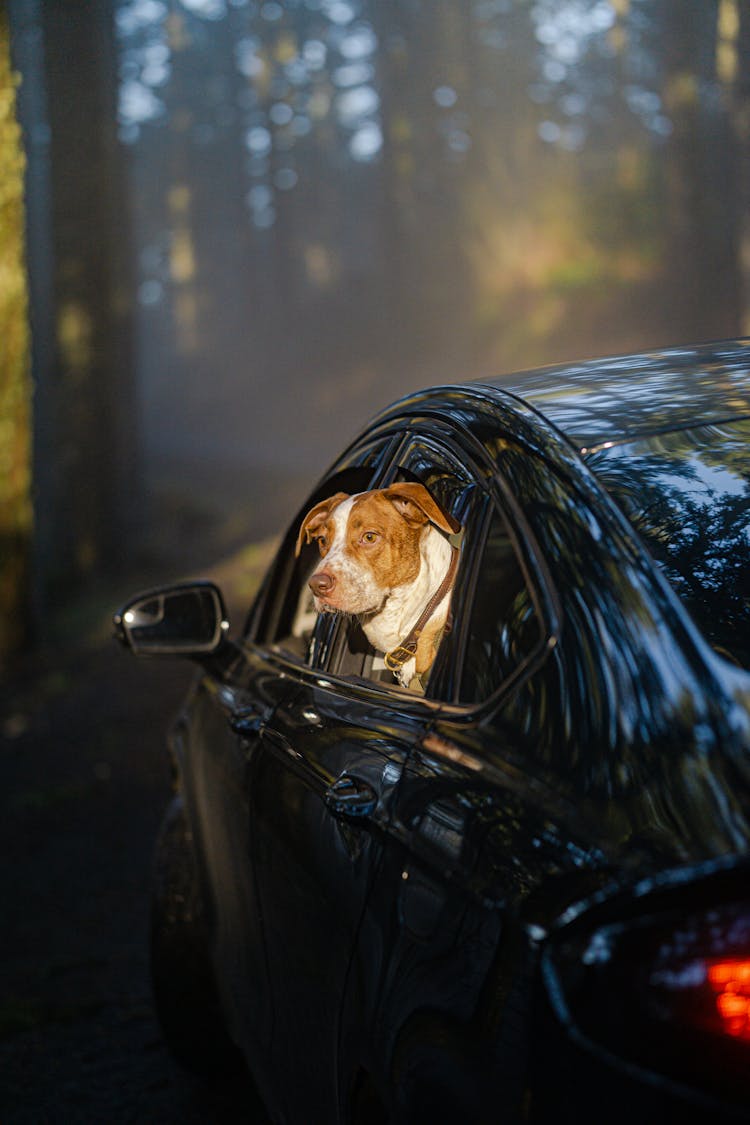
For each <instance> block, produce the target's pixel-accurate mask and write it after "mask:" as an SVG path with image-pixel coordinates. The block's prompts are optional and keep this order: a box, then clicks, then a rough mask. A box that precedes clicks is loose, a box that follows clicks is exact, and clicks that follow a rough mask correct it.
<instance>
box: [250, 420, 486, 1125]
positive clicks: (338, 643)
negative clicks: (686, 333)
mask: <svg viewBox="0 0 750 1125" xmlns="http://www.w3.org/2000/svg"><path fill="white" fill-rule="evenodd" d="M410 444H411V446H412V447H413V445H414V443H413V442H411V443H410ZM395 452H396V451H395V450H394V459H393V461H392V462H391V465H390V468H389V469H388V468H384V470H383V473H382V474H380V475H378V476H376V477H375V479H374V482H373V483H386V482H390V481H391V480H393V479H396V477H398V476H399V475H403V474H406V475H407V476H410V478H411V479H421V480H422V481H423V483H425V484H427V486H428V487H430V488H431V489H432V490H433V492H435V493H440V496H439V498H440V499H441V501H444V502H446V503H448V504H450V506H451V508H452V510H453V511H454V512H460V511H462V510H463V509H462V507H461V498H462V497H463V496H464V494H465V493H466V491H467V489H468V490H471V488H472V486H473V481H472V478H471V476H470V475H469V474H467V473H466V472H465V471H464V470H463V469H462V468H461V466H460V465H459V464H458V463H456V464H455V465H452V466H451V472H450V473H448V474H446V473H445V471H444V470H445V465H442V466H441V471H440V472H439V473H436V474H433V475H430V474H429V473H425V472H424V471H423V470H424V469H425V465H424V464H423V460H420V458H419V457H418V456H417V450H416V449H415V448H412V451H411V454H410V456H409V457H407V458H405V459H404V458H400V457H398V456H396V455H395ZM441 482H442V483H441ZM449 482H450V484H449ZM338 483H339V482H338V478H337V480H336V481H332V482H331V485H332V487H330V488H329V492H336V491H338V490H339V488H338ZM344 490H345V491H348V489H344ZM459 575H460V570H459ZM303 599H304V592H301V594H300V600H303ZM289 600H290V601H291V602H292V603H294V601H295V598H294V596H292V597H291V598H290V599H289ZM283 617H284V615H283V613H282V614H281V615H280V616H279V620H280V621H283ZM287 629H288V627H286V626H284V627H282V628H281V629H280V633H281V634H283V633H284V632H285V631H287ZM296 631H297V630H296V629H295V628H294V627H292V629H291V632H292V633H295V632H296ZM308 651H309V654H310V658H309V660H308V662H307V664H304V665H301V664H299V663H297V662H295V661H294V660H293V659H291V656H290V653H289V652H288V650H287V649H286V648H285V642H284V640H283V639H282V640H281V641H279V643H277V644H276V645H274V646H272V650H271V651H270V652H266V661H267V667H268V668H271V667H273V669H274V670H275V671H274V674H276V675H278V676H279V677H282V676H283V677H284V678H285V680H286V682H287V684H288V685H289V690H288V691H287V693H286V695H285V698H284V699H283V700H281V701H280V702H279V704H278V705H277V706H276V708H275V709H274V712H273V715H272V716H271V717H269V718H268V719H267V720H266V721H265V722H264V724H263V730H262V735H261V738H260V740H259V742H258V746H257V749H256V750H254V752H253V764H252V770H251V776H250V778H249V787H248V793H249V802H250V821H251V824H252V831H253V851H254V857H255V869H256V873H257V887H258V895H259V903H260V909H261V912H262V917H263V925H264V931H265V941H266V947H267V950H268V964H269V974H270V981H271V989H272V993H273V999H274V1003H273V1007H274V1024H273V1030H272V1054H273V1059H274V1072H275V1074H277V1075H283V1074H285V1073H288V1068H289V1067H290V1065H291V1066H292V1068H293V1075H294V1080H293V1081H286V1082H284V1083H283V1090H284V1101H283V1105H282V1106H281V1107H280V1109H281V1114H282V1116H283V1117H284V1118H285V1119H287V1120H290V1121H305V1122H321V1125H329V1123H335V1122H336V1121H338V1120H339V1119H340V1118H339V1112H340V1106H341V1105H342V1104H343V1103H345V1101H346V1096H347V1094H348V1087H349V1085H350V1080H349V1079H350V1076H349V1074H348V1072H347V1073H343V1072H342V1070H341V1066H340V1048H341V1043H340V1037H341V1026H340V1015H341V1009H342V1004H343V999H344V995H345V992H346V989H347V986H348V985H349V983H350V973H351V966H352V954H353V950H354V948H355V945H356V941H357V935H358V933H359V929H360V925H361V920H362V917H363V914H364V912H365V909H366V906H367V901H368V898H369V894H370V890H371V887H372V885H373V882H374V880H375V878H376V876H377V872H378V870H379V867H380V864H381V862H382V861H383V857H384V855H385V854H386V853H388V852H389V851H392V849H393V848H394V847H397V846H398V841H397V840H394V839H392V837H391V833H392V828H391V820H392V817H391V812H392V808H393V803H394V800H395V796H396V793H397V790H398V786H399V784H400V781H401V778H402V776H403V771H404V768H405V763H406V762H407V760H408V758H409V755H410V754H411V753H412V751H413V748H414V746H415V745H418V744H420V743H422V742H423V740H424V739H425V737H426V736H427V734H428V732H429V730H430V728H431V726H432V724H433V722H434V719H435V714H436V704H435V702H434V701H433V700H432V699H430V698H428V697H425V696H423V695H421V694H419V693H415V692H410V691H408V690H406V689H403V688H401V687H399V686H398V685H397V684H395V682H389V680H390V681H392V677H390V676H388V675H387V674H386V678H385V679H378V678H374V676H375V675H377V673H374V672H373V659H372V658H373V654H372V653H371V652H370V651H368V646H367V645H366V642H365V641H364V636H363V634H362V633H361V631H360V630H358V629H357V628H356V627H355V626H354V625H352V624H351V623H348V622H346V621H338V622H337V621H335V620H332V619H331V616H330V615H322V616H321V617H320V618H318V619H317V620H316V621H315V623H314V625H313V628H312V634H311V638H310V642H309V646H308ZM292 685H293V687H292ZM346 1035H347V1037H350V1038H351V1039H352V1040H353V1039H354V1038H355V1037H356V1031H355V1032H352V1029H351V1028H350V1027H347V1030H346ZM351 1047H352V1043H351V1042H350V1043H349V1044H348V1045H347V1057H352V1051H351Z"/></svg>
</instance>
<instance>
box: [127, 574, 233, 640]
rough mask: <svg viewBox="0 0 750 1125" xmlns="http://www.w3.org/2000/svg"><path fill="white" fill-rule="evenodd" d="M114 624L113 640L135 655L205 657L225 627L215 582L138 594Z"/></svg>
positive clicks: (225, 614) (219, 593)
mask: <svg viewBox="0 0 750 1125" xmlns="http://www.w3.org/2000/svg"><path fill="white" fill-rule="evenodd" d="M112 620H113V623H114V627H115V636H116V637H117V639H118V640H119V641H121V642H122V644H124V645H125V646H126V647H127V648H129V649H131V650H132V651H133V652H134V653H135V654H136V655H137V656H148V655H162V656H208V655H210V654H211V653H213V652H216V651H217V649H218V648H219V647H220V646H221V644H222V641H223V640H224V636H225V634H226V631H227V629H228V628H229V622H228V621H227V612H226V609H225V606H224V599H223V598H222V596H221V591H220V590H219V588H218V586H215V585H214V583H213V582H191V583H183V584H181V585H178V586H163V587H159V588H158V589H156V590H148V591H146V592H144V593H142V594H137V595H136V596H135V597H134V598H131V599H130V601H129V602H126V603H125V605H124V606H123V607H122V609H120V610H118V612H117V613H115V614H114V616H113V619H112Z"/></svg>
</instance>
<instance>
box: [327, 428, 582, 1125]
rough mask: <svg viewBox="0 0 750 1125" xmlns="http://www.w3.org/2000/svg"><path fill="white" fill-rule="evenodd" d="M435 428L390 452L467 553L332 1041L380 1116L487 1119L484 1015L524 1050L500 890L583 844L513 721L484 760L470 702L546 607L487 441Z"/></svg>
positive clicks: (519, 661)
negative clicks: (533, 771) (453, 438)
mask: <svg viewBox="0 0 750 1125" xmlns="http://www.w3.org/2000/svg"><path fill="white" fill-rule="evenodd" d="M432 429H433V432H432V433H426V434H425V436H424V437H421V438H417V437H416V436H415V437H414V439H413V441H412V442H411V444H410V445H409V446H407V447H406V448H405V449H404V450H403V451H401V452H400V455H399V464H400V466H401V468H402V471H403V472H404V473H406V474H408V473H414V474H416V475H417V476H419V477H420V479H429V480H431V482H432V487H433V489H434V490H436V491H439V490H440V488H443V489H444V490H446V491H447V493H452V494H453V496H454V499H455V502H456V503H457V504H458V505H462V506H463V507H462V514H461V516H460V517H459V518H460V519H461V522H462V523H463V524H464V526H465V541H464V558H465V563H464V568H463V572H462V574H461V581H460V582H459V583H457V587H456V591H455V594H454V606H453V618H454V625H453V630H452V632H451V634H450V637H449V638H448V643H447V645H445V647H444V649H443V650H441V654H440V657H439V660H438V663H437V665H436V668H435V672H434V679H433V680H431V681H430V685H429V694H430V695H431V696H432V697H433V699H434V702H435V721H434V723H433V724H432V725H431V726H430V728H429V729H428V730H426V731H425V733H424V735H423V737H422V739H421V741H420V742H418V743H416V742H415V744H414V745H413V748H412V751H411V753H410V755H409V758H408V760H407V761H406V763H405V765H404V769H403V771H402V776H401V779H400V784H399V787H398V790H397V792H396V796H395V801H394V807H393V812H392V820H391V824H390V831H389V836H388V843H387V848H386V851H385V855H384V859H383V862H382V864H381V865H380V868H379V870H378V874H377V880H376V883H375V885H374V887H373V891H372V894H371V897H370V899H369V901H368V904H367V910H366V912H365V915H364V917H363V921H362V926H361V929H360V933H359V937H358V942H357V948H356V951H355V965H356V971H354V972H353V973H352V974H351V978H350V982H351V983H350V987H349V989H348V991H347V996H346V1005H345V1011H344V1017H343V1019H344V1024H345V1027H346V1028H347V1033H346V1034H345V1036H344V1037H343V1040H342V1071H346V1070H347V1069H349V1070H352V1069H354V1068H355V1067H356V1066H357V1065H359V1066H360V1068H361V1070H362V1071H363V1072H364V1075H365V1076H364V1077H362V1079H361V1081H360V1088H367V1090H368V1096H369V1097H370V1098H373V1097H374V1098H377V1100H378V1101H379V1102H380V1103H382V1106H383V1113H384V1114H386V1115H387V1116H388V1119H389V1120H393V1121H398V1122H402V1121H403V1122H410V1123H413V1122H422V1121H424V1122H427V1121H431V1120H453V1119H455V1120H459V1119H460V1120H462V1121H467V1122H468V1121H471V1120H479V1119H483V1118H482V1117H481V1115H482V1112H483V1111H484V1110H486V1108H487V1103H486V1098H487V1089H488V1085H487V1084H488V1076H489V1075H490V1074H491V1072H492V1066H490V1065H489V1060H488V1055H487V1046H488V1039H486V1038H485V1037H484V1036H485V1031H486V1029H487V1027H488V1026H491V1027H492V1028H493V1034H494V1035H495V1037H496V1038H498V1037H504V1038H505V1040H506V1043H510V1044H511V1045H512V1044H514V1043H515V1044H516V1045H517V1049H518V1051H520V1050H521V1049H522V1037H521V1036H520V1035H519V1032H520V1027H519V1026H518V1025H517V1024H514V1023H513V1018H514V1015H515V1017H516V1018H518V1013H513V1005H512V1004H510V1005H508V1004H506V1001H507V1000H508V998H509V995H510V993H511V991H512V989H513V988H514V987H515V986H516V981H515V979H514V978H513V977H512V976H508V975H504V970H503V968H502V966H503V965H504V964H506V962H505V961H503V959H502V958H501V959H500V961H498V959H497V951H498V948H499V947H500V946H501V944H502V942H503V941H505V940H506V936H505V935H506V922H507V912H508V906H509V903H512V902H513V901H514V900H515V899H517V898H518V897H519V896H520V895H521V894H522V893H523V892H524V891H525V890H527V889H528V888H529V887H530V886H531V885H532V884H533V883H534V882H535V881H542V880H543V878H544V875H545V873H547V872H551V871H558V870H561V869H563V868H564V867H565V866H566V864H573V863H574V862H576V861H577V860H578V858H579V856H580V855H582V854H584V849H583V846H582V849H581V850H580V851H579V852H578V853H575V854H574V851H575V849H574V848H573V847H572V846H571V841H572V840H573V839H574V838H575V835H576V828H575V818H574V815H573V814H572V813H571V810H569V809H567V808H564V807H562V804H561V802H560V801H559V800H558V799H557V797H556V795H555V794H554V792H552V791H551V790H549V791H548V790H544V789H543V787H542V786H540V785H536V786H534V787H533V788H531V789H527V787H526V784H525V779H524V776H523V773H522V772H521V771H520V770H519V769H518V768H517V767H516V768H514V767H513V766H512V765H511V763H513V762H514V761H515V762H522V761H523V758H524V753H523V752H524V746H523V736H522V734H520V733H519V731H517V730H514V729H513V727H512V726H507V727H502V726H498V727H497V729H496V730H494V731H493V733H492V734H491V735H490V738H491V739H492V740H494V742H495V743H496V748H497V750H498V751H499V754H498V759H497V760H500V759H501V758H503V757H504V760H505V762H506V763H507V768H506V769H505V770H504V771H501V770H500V769H499V767H498V766H497V764H494V765H492V767H490V764H489V763H488V761H487V757H488V756H487V753H486V745H485V744H486V740H487V737H488V731H487V727H486V725H485V724H483V722H482V719H481V707H480V706H478V705H481V702H482V701H483V700H485V699H487V698H488V697H489V696H491V695H492V694H493V693H496V691H497V689H498V687H500V686H501V685H502V684H506V685H507V689H508V690H511V688H512V684H513V682H514V680H516V679H519V678H521V677H523V676H524V675H528V674H530V673H531V672H532V671H533V669H534V668H535V666H536V665H537V664H538V663H539V662H540V661H542V660H543V659H544V656H545V653H546V651H547V648H548V639H549V637H550V635H551V634H552V632H553V629H554V624H555V612H554V605H552V604H550V602H549V600H548V599H547V597H546V593H545V591H544V590H543V589H542V588H541V585H540V582H539V578H538V575H536V574H534V573H533V570H532V567H531V566H530V565H529V560H528V558H527V557H526V553H525V551H524V550H523V549H522V544H521V537H520V535H519V532H518V530H517V528H516V526H515V524H514V522H513V521H512V520H511V519H510V518H509V514H508V513H507V512H504V511H503V510H501V506H500V502H499V500H500V498H499V496H498V494H497V492H496V491H495V489H494V484H493V481H492V480H491V477H492V470H491V468H490V467H489V466H485V465H484V464H483V463H482V460H481V450H478V449H477V450H472V449H469V448H466V447H462V448H461V450H460V451H453V450H452V449H451V447H450V444H449V439H445V438H444V437H442V436H441V434H440V433H439V431H438V430H437V427H433V428H432ZM443 441H445V444H443ZM464 703H465V704H466V706H463V704H464ZM563 823H564V824H565V825H566V828H565V830H564V831H562V830H559V828H558V826H559V825H560V824H563ZM532 840H533V841H534V844H533V846H532V844H531V843H530V841H532ZM519 959H520V960H521V961H522V960H523V957H522V956H521V954H520V953H519ZM512 960H513V958H511V961H512ZM498 966H500V967H498ZM361 1026H365V1027H367V1029H368V1031H367V1038H366V1043H365V1044H364V1046H361V1047H360V1050H361V1054H360V1058H359V1060H354V1059H352V1058H351V1057H350V1043H351V1042H352V1036H351V1035H350V1034H349V1028H350V1027H352V1028H354V1027H361ZM504 1062H505V1065H506V1066H507V1068H508V1070H507V1072H506V1075H505V1081H506V1082H507V1080H508V1075H509V1074H510V1075H515V1078H514V1083H515V1086H516V1087H518V1084H519V1082H521V1081H522V1080H523V1079H522V1069H521V1068H520V1066H519V1065H514V1064H518V1062H519V1056H518V1054H516V1056H515V1058H514V1057H513V1055H512V1054H511V1055H507V1054H506V1055H505V1056H504ZM493 1066H494V1064H493ZM508 1093H509V1094H510V1091H509V1090H508ZM515 1093H516V1094H517V1095H518V1097H520V1093H521V1091H520V1090H519V1089H516V1090H515ZM363 1096H364V1095H363Z"/></svg>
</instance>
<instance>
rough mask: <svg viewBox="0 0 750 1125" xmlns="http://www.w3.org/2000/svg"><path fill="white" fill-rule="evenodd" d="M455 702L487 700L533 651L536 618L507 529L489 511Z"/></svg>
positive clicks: (537, 637)
mask: <svg viewBox="0 0 750 1125" xmlns="http://www.w3.org/2000/svg"><path fill="white" fill-rule="evenodd" d="M465 636H466V640H465V646H464V653H465V656H464V665H463V670H462V674H461V679H460V691H459V698H460V702H462V703H478V702H481V701H482V700H484V699H487V698H489V696H490V695H492V694H493V692H495V691H496V690H497V688H498V687H499V686H500V685H501V684H502V683H503V682H504V681H505V680H507V679H508V677H509V676H511V675H512V674H513V673H514V672H515V671H516V670H517V669H518V668H519V667H520V665H521V664H522V663H523V661H524V660H525V659H526V658H527V657H528V656H529V655H530V653H531V652H532V651H533V650H534V648H535V647H536V646H537V645H538V643H539V640H540V637H541V626H540V622H539V618H538V616H537V614H536V611H535V609H534V605H533V602H532V598H531V594H530V592H529V589H528V586H527V585H526V581H525V579H524V574H523V571H522V569H521V565H520V562H519V559H518V555H517V553H516V550H515V547H514V544H513V540H512V537H511V535H510V533H509V530H508V526H507V524H506V522H505V520H504V518H503V517H502V515H501V514H500V513H499V512H498V511H497V509H495V510H493V512H492V515H491V519H490V523H489V528H488V532H487V537H486V539H485V542H484V547H483V550H482V555H481V560H480V562H479V565H478V568H477V580H476V585H475V589H474V597H473V601H472V606H471V609H470V610H469V620H468V627H467V630H466V634H465Z"/></svg>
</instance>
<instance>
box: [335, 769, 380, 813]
mask: <svg viewBox="0 0 750 1125" xmlns="http://www.w3.org/2000/svg"><path fill="white" fill-rule="evenodd" d="M324 800H325V803H326V806H327V807H328V809H330V811H331V812H332V813H333V815H334V816H339V817H343V818H344V819H345V820H350V819H351V820H361V819H362V818H363V817H367V816H371V815H372V813H373V812H374V811H375V806H376V805H377V803H378V795H377V793H376V792H375V790H374V789H373V788H372V786H371V785H368V784H367V782H366V781H362V780H361V779H360V778H358V777H350V776H349V774H344V775H343V776H342V777H339V778H338V779H337V780H336V781H334V783H333V785H329V787H328V789H326V791H325V794H324Z"/></svg>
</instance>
